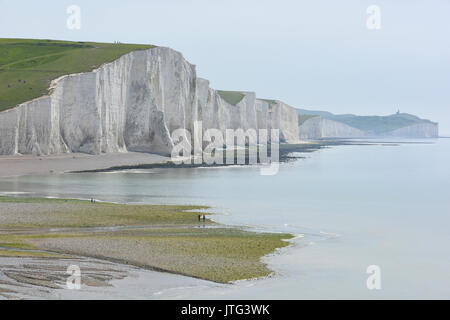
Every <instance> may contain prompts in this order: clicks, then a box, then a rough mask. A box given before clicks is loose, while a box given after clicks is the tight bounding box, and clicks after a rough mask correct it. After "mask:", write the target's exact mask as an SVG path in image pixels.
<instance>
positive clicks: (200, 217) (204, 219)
mask: <svg viewBox="0 0 450 320" xmlns="http://www.w3.org/2000/svg"><path fill="white" fill-rule="evenodd" d="M202 219H203V222H205V221H206V216H205V215H204V216H203V217H202V216H201V215H198V222H200V221H201V220H202Z"/></svg>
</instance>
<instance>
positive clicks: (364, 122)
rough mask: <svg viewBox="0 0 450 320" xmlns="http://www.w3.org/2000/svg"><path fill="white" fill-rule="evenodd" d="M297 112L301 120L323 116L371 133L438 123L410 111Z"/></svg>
mask: <svg viewBox="0 0 450 320" xmlns="http://www.w3.org/2000/svg"><path fill="white" fill-rule="evenodd" d="M297 113H298V114H299V122H300V121H301V119H306V120H307V117H308V116H309V117H313V116H321V117H322V118H325V119H329V120H334V121H338V122H342V123H345V124H347V125H349V126H351V127H353V128H356V129H360V130H363V131H366V132H368V133H371V134H383V133H386V132H389V131H393V130H396V129H399V128H403V127H407V126H410V125H413V124H418V123H432V124H436V123H435V122H432V121H430V120H426V119H421V118H419V117H417V116H415V115H412V114H408V113H397V114H392V115H389V116H357V115H353V114H341V115H336V114H333V113H330V112H327V111H313V110H305V109H297ZM306 120H304V121H306ZM304 121H303V122H304ZM303 122H302V123H303Z"/></svg>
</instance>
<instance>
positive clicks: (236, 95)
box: [217, 90, 245, 106]
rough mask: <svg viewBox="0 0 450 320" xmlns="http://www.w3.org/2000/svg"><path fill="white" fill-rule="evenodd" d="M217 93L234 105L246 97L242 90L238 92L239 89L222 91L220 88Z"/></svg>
mask: <svg viewBox="0 0 450 320" xmlns="http://www.w3.org/2000/svg"><path fill="white" fill-rule="evenodd" d="M217 93H218V94H219V96H220V97H221V98H222V99H223V100H225V101H226V102H228V103H229V104H231V105H233V106H235V105H237V104H238V103H239V102H241V101H242V99H244V97H245V95H244V94H243V93H242V92H238V91H220V90H218V91H217Z"/></svg>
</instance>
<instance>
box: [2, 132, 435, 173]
mask: <svg viewBox="0 0 450 320" xmlns="http://www.w3.org/2000/svg"><path fill="white" fill-rule="evenodd" d="M407 143H427V142H414V141H396V140H392V141H383V140H382V139H375V140H369V139H365V140H355V139H322V140H310V141H307V142H306V143H300V144H280V147H279V162H280V163H283V162H289V161H293V160H297V159H301V158H302V156H298V155H297V156H296V155H293V154H295V153H310V152H314V151H317V150H320V149H324V148H329V147H333V146H345V145H352V146H357V145H373V144H391V145H397V144H407ZM269 152H270V149H269ZM236 163H237V162H236V161H234V164H219V165H218V164H212V165H207V164H179V165H178V164H175V163H173V162H172V161H171V158H170V157H166V156H161V155H158V154H152V153H140V152H127V153H106V154H100V155H90V154H84V153H68V154H60V155H50V156H35V155H14V156H0V179H1V178H11V177H20V176H30V175H46V174H63V173H99V172H112V171H123V170H134V169H167V168H220V167H229V166H236V165H238V164H236ZM247 165H249V164H248V158H247V159H246V164H243V165H238V166H247ZM257 165H258V164H257Z"/></svg>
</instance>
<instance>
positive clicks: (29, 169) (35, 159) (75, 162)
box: [0, 152, 170, 178]
mask: <svg viewBox="0 0 450 320" xmlns="http://www.w3.org/2000/svg"><path fill="white" fill-rule="evenodd" d="M169 159H170V158H168V157H164V156H160V155H156V154H149V153H136V152H130V153H109V154H101V155H88V154H82V153H72V154H63V155H56V156H33V155H17V156H0V178H5V177H13V176H24V175H39V174H53V173H55V174H57V173H64V172H71V171H83V170H101V169H106V168H110V167H114V166H138V165H142V164H154V163H161V162H164V161H167V160H169Z"/></svg>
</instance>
